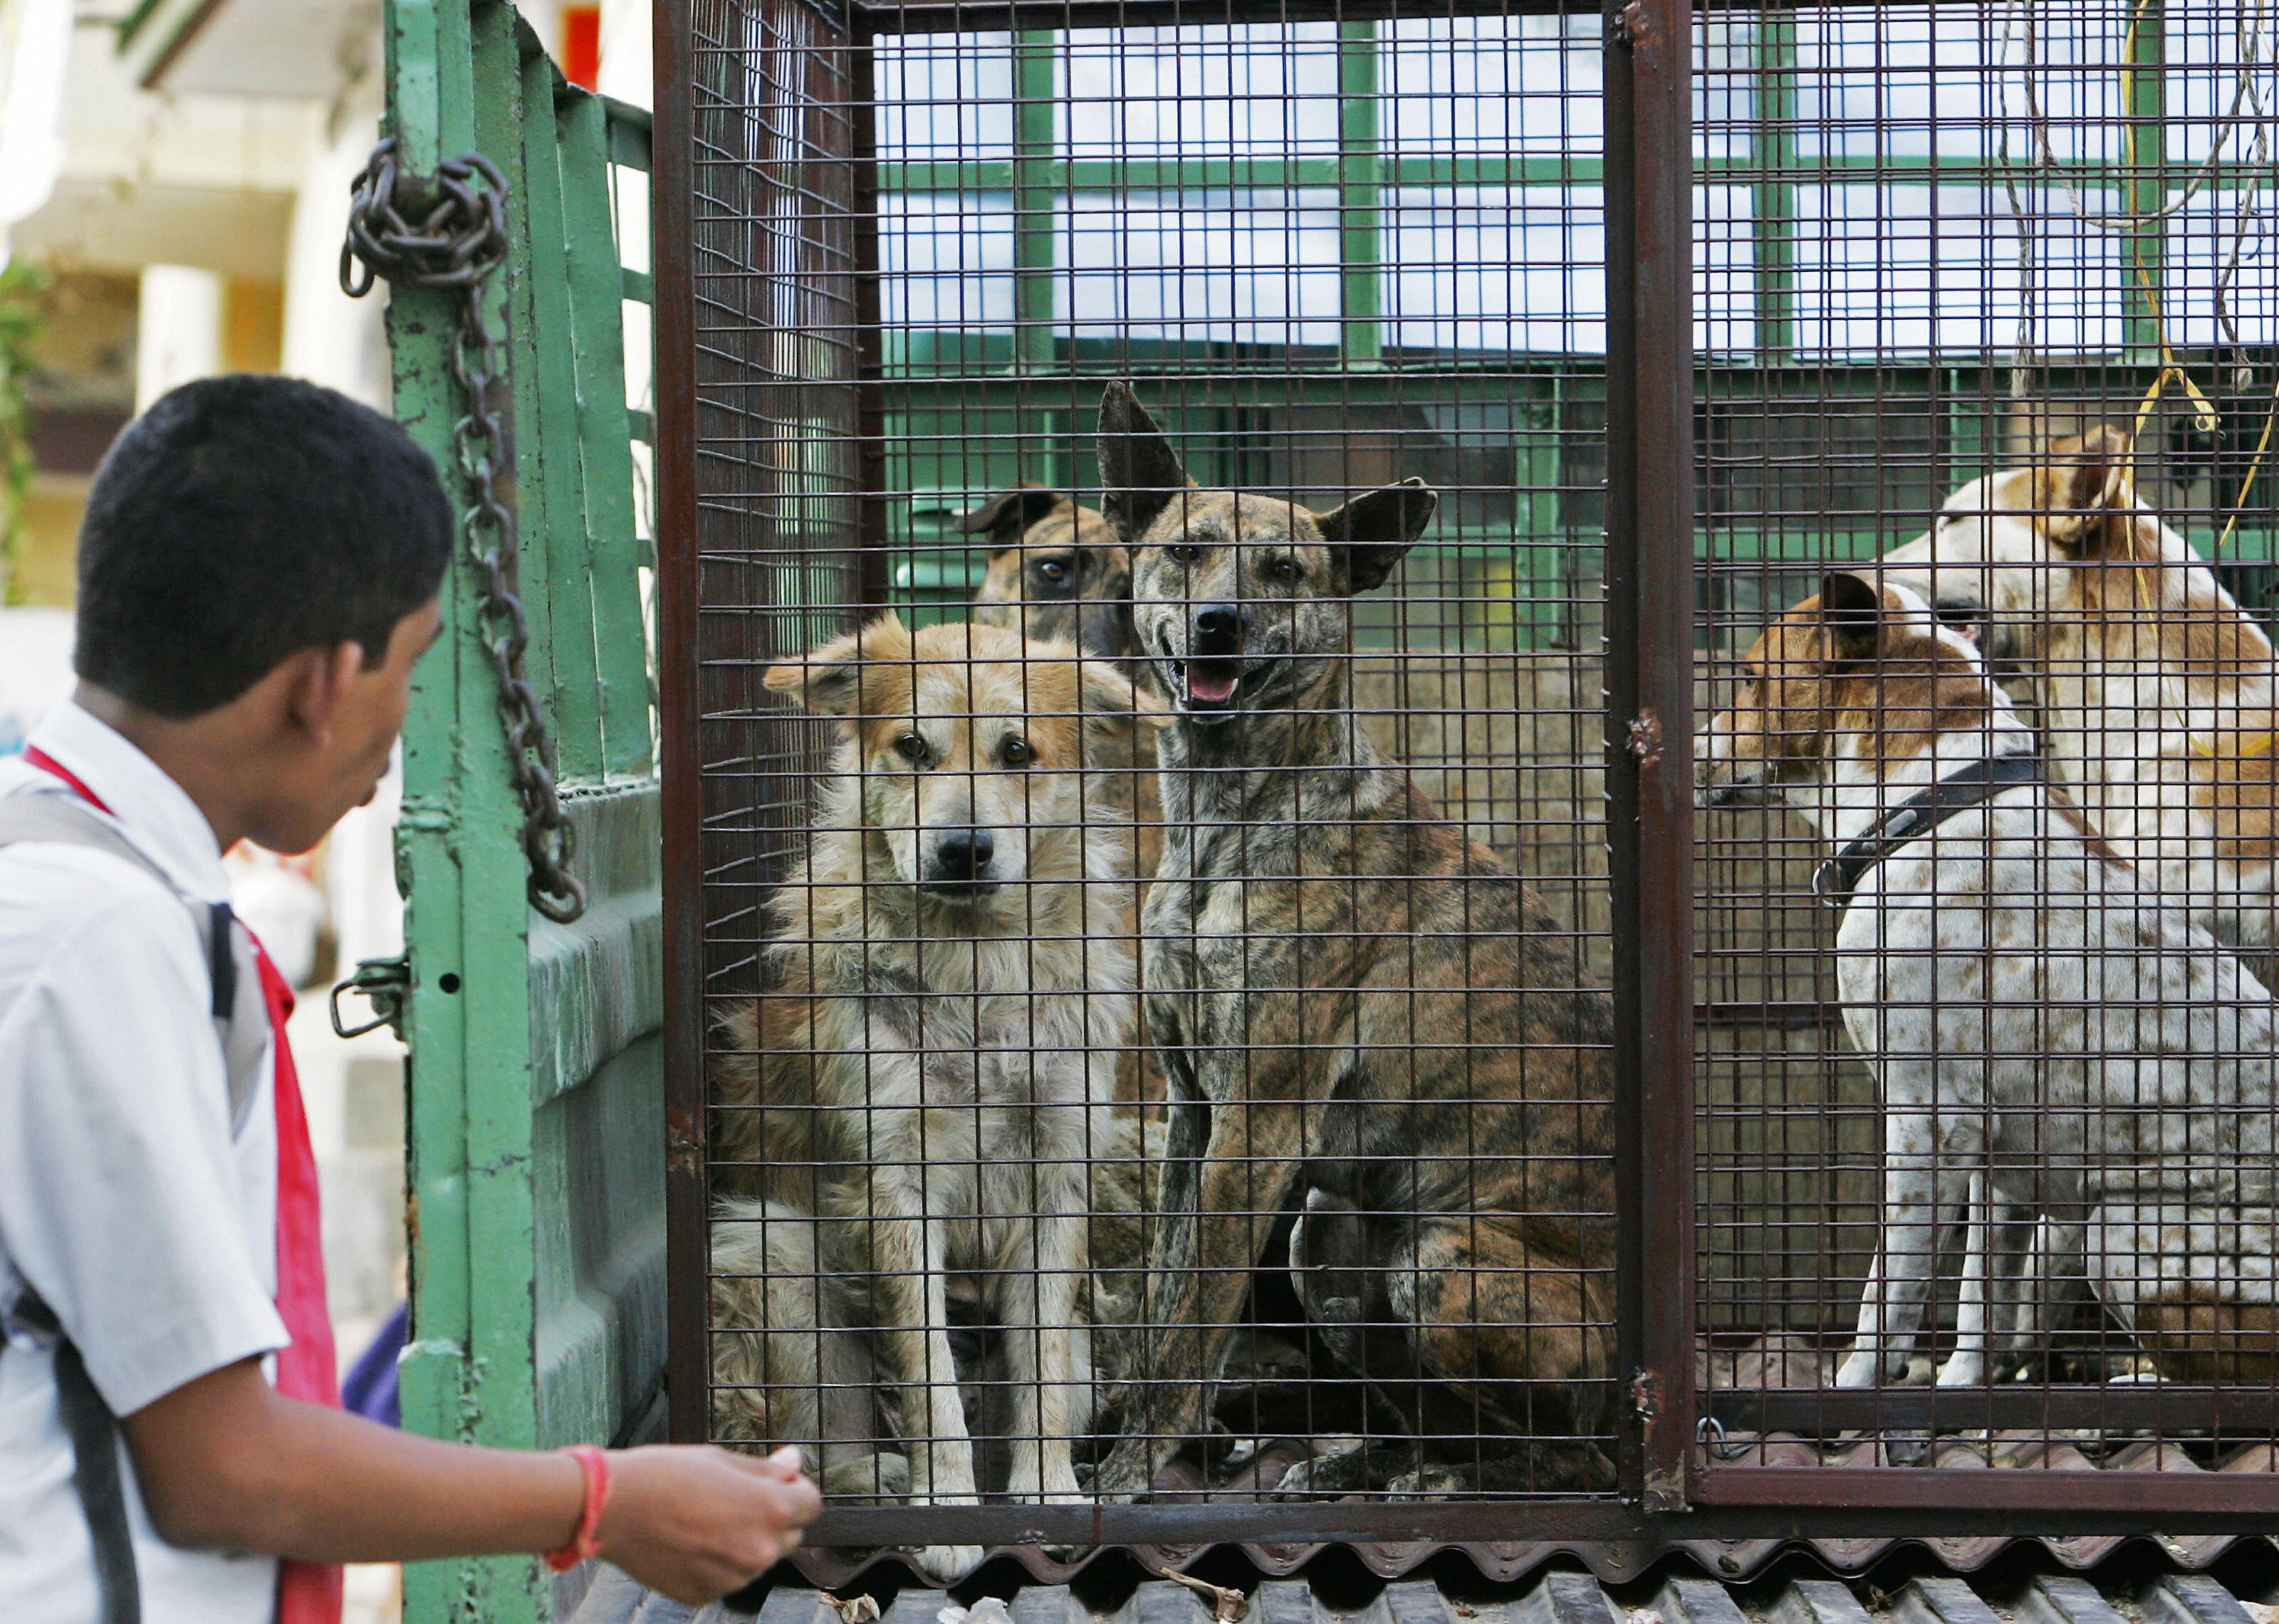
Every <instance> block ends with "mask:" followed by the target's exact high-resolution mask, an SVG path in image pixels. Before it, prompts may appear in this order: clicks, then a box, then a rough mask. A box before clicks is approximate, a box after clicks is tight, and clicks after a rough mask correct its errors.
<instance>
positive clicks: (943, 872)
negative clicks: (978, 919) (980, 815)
mask: <svg viewBox="0 0 2279 1624" xmlns="http://www.w3.org/2000/svg"><path fill="white" fill-rule="evenodd" d="M996 854H997V840H996V837H995V836H994V835H992V834H991V833H990V832H989V831H987V830H986V829H953V830H951V831H948V833H946V834H944V835H943V836H942V837H941V838H940V839H938V840H936V841H935V842H934V845H933V861H934V867H935V869H936V870H937V871H938V872H939V873H940V876H941V877H942V879H943V880H944V881H945V882H947V883H948V884H951V885H965V884H968V883H970V882H971V881H974V880H978V879H979V878H980V877H982V875H983V874H984V873H986V871H987V870H988V868H989V860H990V859H991V858H993V857H994V856H995V855H996Z"/></svg>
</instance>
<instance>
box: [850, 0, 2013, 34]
mask: <svg viewBox="0 0 2279 1624" xmlns="http://www.w3.org/2000/svg"><path fill="white" fill-rule="evenodd" d="M1758 4H1760V0H1703V4H1701V5H1700V10H1701V11H1705V12H1716V11H1753V10H1754V9H1756V7H1757V5H1758ZM1825 4H1826V5H1827V6H1828V7H1829V8H1830V9H1843V8H1847V7H1854V6H1856V7H1860V8H1862V9H1866V8H1868V7H1871V6H1873V5H1875V4H1878V0H1825ZM1928 4H1930V5H1932V6H1935V7H1938V8H1942V9H1948V8H1951V9H1954V10H1958V11H1961V10H1966V9H1968V10H1983V9H1984V8H1983V5H1981V4H1980V0H1928ZM1599 9H1600V8H1599V7H1598V6H1595V5H1590V4H1577V0H1450V3H1449V4H1443V5H1438V6H1435V7H1433V8H1432V11H1431V15H1433V16H1435V17H1558V16H1571V15H1576V14H1579V13H1583V12H1588V11H1598V10H1599ZM851 11H852V12H853V14H854V15H855V16H856V17H857V18H858V19H863V20H865V21H867V20H869V19H874V18H875V19H879V21H878V27H879V31H880V32H882V33H886V32H891V33H894V34H968V33H973V34H982V33H998V32H1004V31H1019V30H1024V29H1047V28H1116V27H1126V28H1148V27H1177V26H1178V25H1181V24H1186V25H1190V26H1192V25H1193V24H1194V23H1196V22H1198V21H1201V20H1203V19H1201V17H1199V16H1198V14H1197V13H1196V12H1195V11H1194V10H1193V7H1192V6H1190V5H1188V4H1186V3H1185V0H1128V3H1126V0H1078V3H1077V4H1067V3H1066V0H933V3H932V4H928V3H926V0H919V3H918V4H902V3H900V0H864V3H863V4H856V5H855V6H854V7H852V8H851ZM1416 15H1417V13H1416V9H1415V8H1414V7H1413V6H1403V5H1402V4H1400V0H1285V3H1284V4H1279V5H1278V6H1276V7H1275V8H1274V10H1273V16H1274V18H1275V19H1276V20H1277V21H1280V22H1370V21H1382V20H1387V19H1399V18H1401V17H1413V16H1416Z"/></svg>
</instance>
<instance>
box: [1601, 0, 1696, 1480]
mask: <svg viewBox="0 0 2279 1624" xmlns="http://www.w3.org/2000/svg"><path fill="white" fill-rule="evenodd" d="M1690 28H1691V22H1690V13H1689V12H1688V11H1687V10H1686V9H1685V8H1684V6H1682V5H1680V4H1677V0H1630V3H1629V4H1615V0H1609V9H1608V13H1607V47H1606V60H1607V284H1608V287H1607V295H1608V354H1607V374H1608V376H1607V397H1608V399H1607V416H1608V463H1607V475H1608V477H1607V561H1606V578H1607V724H1608V752H1607V761H1608V768H1607V816H1608V830H1607V835H1608V851H1609V871H1610V877H1611V880H1612V885H1613V892H1614V915H1613V916H1614V930H1615V1074H1616V1095H1615V1098H1616V1102H1617V1104H1616V1123H1617V1127H1616V1134H1617V1139H1616V1152H1615V1155H1616V1167H1617V1179H1618V1181H1619V1189H1620V1191H1621V1194H1620V1206H1619V1216H1618V1222H1619V1224H1620V1229H1621V1235H1622V1242H1623V1244H1622V1250H1621V1255H1622V1258H1623V1265H1624V1268H1623V1273H1622V1275H1621V1278H1620V1281H1619V1283H1618V1286H1617V1308H1616V1315H1615V1321H1616V1329H1615V1336H1616V1339H1617V1341H1616V1346H1617V1367H1618V1368H1619V1369H1620V1370H1622V1371H1623V1373H1624V1375H1625V1379H1626V1381H1627V1382H1628V1383H1629V1385H1628V1387H1627V1389H1626V1390H1625V1391H1624V1392H1623V1394H1622V1395H1621V1401H1622V1402H1623V1406H1624V1407H1625V1408H1626V1410H1627V1412H1628V1413H1627V1415H1626V1417H1625V1421H1624V1425H1623V1429H1622V1430H1621V1432H1620V1433H1618V1435H1617V1436H1618V1439H1619V1440H1620V1442H1621V1444H1622V1446H1623V1459H1622V1460H1621V1465H1622V1467H1623V1470H1624V1473H1625V1476H1626V1482H1628V1484H1629V1485H1631V1488H1632V1490H1633V1491H1634V1492H1636V1493H1638V1495H1639V1497H1640V1501H1641V1504H1643V1505H1645V1506H1646V1508H1647V1509H1648V1510H1650V1511H1675V1510H1679V1509H1682V1508H1683V1507H1684V1505H1685V1499H1686V1496H1685V1465H1686V1457H1687V1452H1688V1450H1689V1448H1690V1445H1691V1433H1692V1424H1693V1400H1692V1383H1693V1354H1692V1348H1693V1329H1692V1306H1693V1284H1692V1275H1693V1268H1692V1242H1693V1236H1692V1223H1693V1214H1692V1190H1693V1175H1692V1124H1693V1099H1692V1095H1693V1090H1692V1030H1693V1003H1692V907H1693V904H1692V897H1693V883H1692V849H1693V836H1692V812H1693V791H1692V751H1691V748H1690V744H1691V739H1692V728H1693V722H1692V690H1693V666H1692V638H1693V617H1692V569H1693V525H1692V490H1693V486H1692V449H1693V408H1692V383H1693V369H1692V310H1691V293H1692V279H1691V273H1690V265H1691V263H1692V207H1691V200H1692V161H1691V142H1690V131H1691V128H1692V107H1691V104H1690V102H1689V99H1688V85H1689V82H1690V66H1691V61H1692V39H1691V33H1690Z"/></svg>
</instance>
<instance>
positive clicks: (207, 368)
mask: <svg viewBox="0 0 2279 1624" xmlns="http://www.w3.org/2000/svg"><path fill="white" fill-rule="evenodd" d="M224 292H225V289H224V287H223V283H222V279H221V277H220V276H219V274H218V273H216V272H211V271H201V270H198V269H196V267H195V266H191V265H145V266H143V267H142V301H141V303H140V305H139V307H138V310H137V313H136V316H135V333H134V410H136V411H137V412H142V411H147V410H150V402H153V401H155V400H157V398H158V397H159V396H160V395H164V394H165V393H166V391H167V390H169V389H173V388H176V387H180V385H183V384H186V383H188V382H190V381H191V380H192V379H199V378H211V377H212V376H213V375H214V374H215V373H217V372H220V371H221V370H222V366H221V345H222V302H223V295H224Z"/></svg>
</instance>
